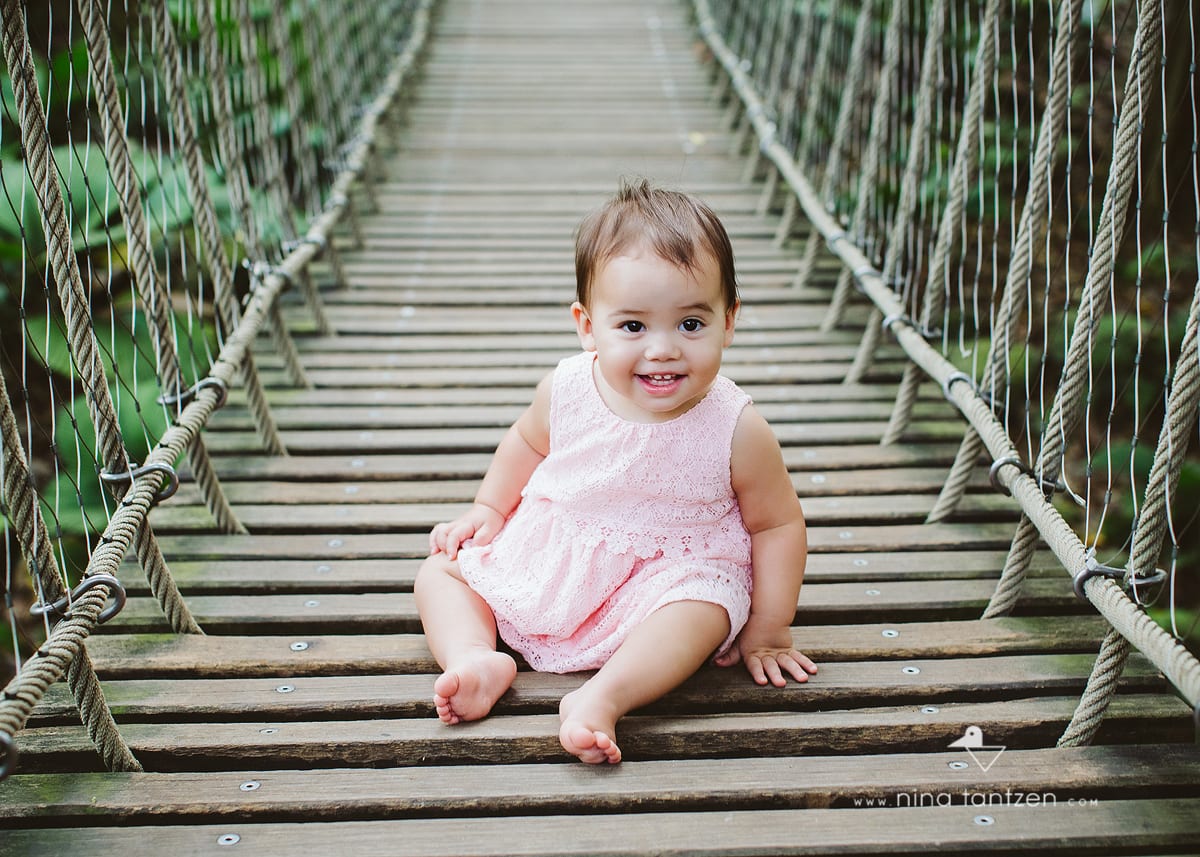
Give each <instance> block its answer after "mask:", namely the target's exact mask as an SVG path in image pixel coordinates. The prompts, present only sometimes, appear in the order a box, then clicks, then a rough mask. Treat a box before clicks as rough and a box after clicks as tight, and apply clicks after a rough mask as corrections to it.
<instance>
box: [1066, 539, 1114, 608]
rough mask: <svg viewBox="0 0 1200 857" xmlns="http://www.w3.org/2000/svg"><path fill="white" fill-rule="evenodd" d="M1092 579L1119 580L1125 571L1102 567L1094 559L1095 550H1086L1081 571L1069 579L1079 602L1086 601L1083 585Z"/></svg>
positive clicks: (1109, 566) (1108, 566)
mask: <svg viewBox="0 0 1200 857" xmlns="http://www.w3.org/2000/svg"><path fill="white" fill-rule="evenodd" d="M1093 577H1107V578H1108V579H1109V580H1121V579H1123V578H1124V577H1125V569H1123V568H1113V567H1112V566H1111V565H1104V564H1103V563H1102V562H1100V561H1099V560H1098V559H1096V549H1095V548H1088V552H1087V556H1086V558H1085V559H1084V562H1083V570H1082V571H1080V572H1079V574H1077V575H1075V576H1074V577H1073V578H1071V588H1072V589H1073V590H1075V594H1076V595H1077V596H1078V597H1079V599H1080V600H1082V601H1087V600H1088V597H1087V593H1086V592H1085V591H1084V588H1083V585H1084V584H1085V583H1087V582H1088V581H1089V580H1091V579H1092V578H1093Z"/></svg>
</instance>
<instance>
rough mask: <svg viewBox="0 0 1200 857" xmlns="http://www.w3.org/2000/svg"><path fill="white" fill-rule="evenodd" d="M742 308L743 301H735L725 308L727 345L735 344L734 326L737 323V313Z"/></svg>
mask: <svg viewBox="0 0 1200 857" xmlns="http://www.w3.org/2000/svg"><path fill="white" fill-rule="evenodd" d="M741 308H742V302H741V301H735V302H734V304H733V306H731V307H730V308H729V309H727V310H725V347H726V348H728V347H729V346H730V345H732V344H733V328H734V325H736V324H737V314H738V311H739V310H741Z"/></svg>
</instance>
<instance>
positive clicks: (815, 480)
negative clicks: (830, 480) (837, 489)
mask: <svg viewBox="0 0 1200 857" xmlns="http://www.w3.org/2000/svg"><path fill="white" fill-rule="evenodd" d="M812 484H813V485H824V484H825V474H823V473H816V474H813V476H812Z"/></svg>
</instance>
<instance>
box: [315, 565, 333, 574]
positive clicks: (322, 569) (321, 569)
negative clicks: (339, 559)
mask: <svg viewBox="0 0 1200 857" xmlns="http://www.w3.org/2000/svg"><path fill="white" fill-rule="evenodd" d="M331 571H333V566H332V565H318V566H317V574H329V572H331Z"/></svg>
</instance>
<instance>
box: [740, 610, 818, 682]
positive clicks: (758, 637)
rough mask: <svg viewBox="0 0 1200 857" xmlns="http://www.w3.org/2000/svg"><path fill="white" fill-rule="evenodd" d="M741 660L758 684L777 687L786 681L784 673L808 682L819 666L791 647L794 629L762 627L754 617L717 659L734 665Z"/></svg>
mask: <svg viewBox="0 0 1200 857" xmlns="http://www.w3.org/2000/svg"><path fill="white" fill-rule="evenodd" d="M738 661H741V662H742V663H744V664H745V665H746V671H747V672H749V673H750V677H751V678H753V679H754V681H755V683H756V684H760V685H766V684H767V683H768V682H769V683H770V684H772V685H774V686H775V687H783V686H784V685H786V684H787V678H785V673H786V674H787V675H790V676H791V677H792V679H793V680H795V681H798V682H805V681H808V677H809V676H810V675H816V674H817V665H816V664H814V663H813V662H812V661H811V660H809V658H808V657H807V656H806V655H804V654H801V653H800V652H798V651H796V649H795V647H793V646H792V632H791V630H790V629H789V628H788V627H787V626H786V625H784V626H782V627H780V626H778V625H769V626H765V627H764V626H762V625H761V624H760V623H757V622H755V620H754V617H753V616H752V617H750V620H749V621H748V622H747V623H746V627H744V628H742V632H741V633H740V634H738V638H737V640H735V641H734V644H733V645H732V646H731V647H730V649H729V651H728V652H726V653H725V654H724V655H721V656H720V657H719V658H717V660H716V662H717V666H722V667H728V666H733V665H734V664H736V663H737V662H738Z"/></svg>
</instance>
